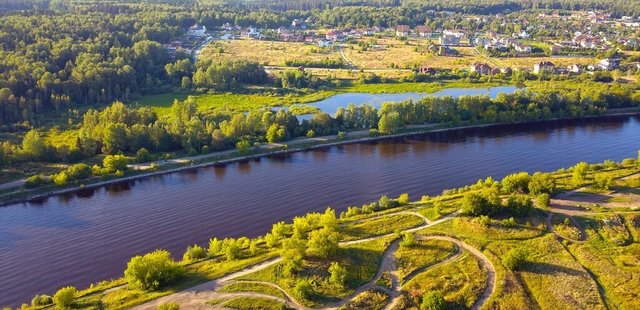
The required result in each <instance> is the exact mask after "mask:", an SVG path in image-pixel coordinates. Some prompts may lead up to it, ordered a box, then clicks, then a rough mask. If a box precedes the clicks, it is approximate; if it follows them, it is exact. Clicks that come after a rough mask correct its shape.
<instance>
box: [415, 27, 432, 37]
mask: <svg viewBox="0 0 640 310" xmlns="http://www.w3.org/2000/svg"><path fill="white" fill-rule="evenodd" d="M416 33H417V34H418V36H420V37H423V38H429V37H431V36H432V35H433V30H432V29H431V27H429V26H416Z"/></svg>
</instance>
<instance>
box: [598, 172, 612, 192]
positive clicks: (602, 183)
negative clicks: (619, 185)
mask: <svg viewBox="0 0 640 310" xmlns="http://www.w3.org/2000/svg"><path fill="white" fill-rule="evenodd" d="M611 185H613V177H611V175H609V174H606V173H599V174H596V175H595V176H594V187H595V188H596V189H600V190H605V191H606V190H609V187H611Z"/></svg>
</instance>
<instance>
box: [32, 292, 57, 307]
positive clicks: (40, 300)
mask: <svg viewBox="0 0 640 310" xmlns="http://www.w3.org/2000/svg"><path fill="white" fill-rule="evenodd" d="M52 303H53V298H52V297H51V296H49V295H45V294H42V295H36V296H34V297H33V299H31V305H32V306H34V307H40V306H46V305H50V304H52Z"/></svg>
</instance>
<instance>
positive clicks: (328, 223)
mask: <svg viewBox="0 0 640 310" xmlns="http://www.w3.org/2000/svg"><path fill="white" fill-rule="evenodd" d="M320 225H322V227H324V228H327V229H330V230H334V231H335V230H336V229H337V228H338V218H337V217H336V211H335V210H333V209H331V208H327V209H326V210H325V211H324V213H323V214H322V216H321V217H320Z"/></svg>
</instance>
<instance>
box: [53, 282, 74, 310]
mask: <svg viewBox="0 0 640 310" xmlns="http://www.w3.org/2000/svg"><path fill="white" fill-rule="evenodd" d="M77 292H78V290H77V289H76V288H75V287H73V286H67V287H63V288H61V289H59V290H58V291H57V292H56V293H55V294H54V295H53V303H55V304H56V306H58V307H59V308H63V309H65V308H69V307H71V306H72V305H73V299H74V298H75V297H76V293H77Z"/></svg>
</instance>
